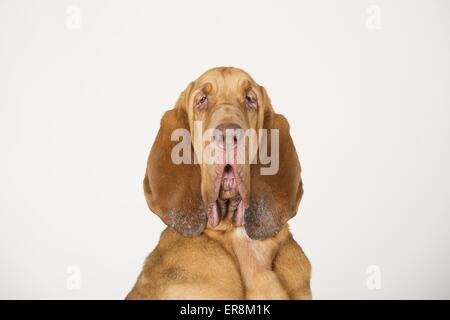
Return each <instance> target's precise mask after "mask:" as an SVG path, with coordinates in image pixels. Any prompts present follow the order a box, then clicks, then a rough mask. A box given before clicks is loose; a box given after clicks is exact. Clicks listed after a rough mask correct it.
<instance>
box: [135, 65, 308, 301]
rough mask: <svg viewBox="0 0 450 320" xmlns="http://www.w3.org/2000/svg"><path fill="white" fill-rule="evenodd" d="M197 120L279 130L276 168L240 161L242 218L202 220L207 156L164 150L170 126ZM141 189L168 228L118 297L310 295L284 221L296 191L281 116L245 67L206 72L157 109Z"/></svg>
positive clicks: (295, 168) (294, 165)
mask: <svg viewBox="0 0 450 320" xmlns="http://www.w3.org/2000/svg"><path fill="white" fill-rule="evenodd" d="M248 90H252V92H253V93H254V94H255V95H256V99H257V103H258V109H257V110H256V111H251V110H250V111H249V110H248V108H247V109H246V108H245V106H243V104H242V102H241V101H242V96H243V95H245V94H246V92H248ZM205 91H207V93H208V97H211V98H210V101H209V102H208V103H210V105H208V109H207V110H205V111H202V112H197V111H193V109H192V104H193V103H194V102H195V99H196V94H198V92H205ZM210 110H212V111H210ZM198 119H200V120H202V121H203V123H204V124H205V126H206V127H214V126H216V125H217V124H218V123H219V122H218V121H233V122H237V123H239V125H240V126H241V127H243V128H244V129H247V128H254V129H259V128H265V129H273V128H275V129H279V133H280V135H279V138H280V150H279V151H280V152H279V154H280V161H279V162H280V167H279V170H278V172H277V174H275V175H261V174H260V170H259V169H260V167H261V166H262V165H260V164H252V165H248V166H247V167H245V168H244V169H243V171H244V173H243V177H244V179H243V188H245V189H243V192H242V193H244V192H245V193H246V196H245V197H244V196H243V199H244V198H245V201H244V203H245V208H246V209H245V213H244V221H245V224H244V226H242V227H235V226H233V223H232V221H231V218H230V217H228V216H227V217H223V219H222V220H221V221H220V223H219V225H217V226H215V227H211V226H210V225H209V224H208V223H207V215H206V209H205V208H207V206H208V205H209V200H207V199H208V198H212V195H210V194H208V192H209V190H211V188H212V187H213V186H212V182H211V181H212V180H211V179H208V175H209V174H210V173H209V172H210V170H211V169H210V168H209V167H207V165H198V164H179V165H176V164H174V163H172V161H171V158H170V152H171V150H172V147H173V146H174V145H175V144H176V143H177V142H173V141H171V140H170V135H171V133H172V131H173V130H174V129H176V128H186V129H188V130H190V131H191V132H192V128H193V121H194V120H198ZM269 136H270V135H269ZM269 145H270V143H269ZM192 152H194V150H192ZM144 193H145V197H146V200H147V203H148V206H149V208H150V209H151V210H152V211H153V212H154V213H156V214H157V215H158V216H159V217H160V218H161V219H162V220H163V221H164V223H166V224H167V225H168V226H169V228H166V230H165V231H164V232H163V233H162V234H161V238H160V242H159V244H158V246H157V247H156V249H155V250H154V251H153V252H152V253H151V254H150V255H149V256H148V257H147V259H146V261H145V263H144V267H143V270H142V272H141V274H140V275H139V277H138V279H137V282H136V284H135V285H134V287H133V289H132V290H131V292H130V293H129V294H128V296H127V299H309V298H311V291H310V285H309V282H310V270H311V267H310V263H309V261H308V259H307V258H306V256H305V255H304V253H303V251H302V249H301V248H300V246H299V245H298V244H297V243H296V242H295V240H294V239H293V237H292V235H291V233H290V232H289V230H288V226H287V221H288V220H289V219H290V218H292V217H293V216H294V215H295V214H296V212H297V209H298V205H299V202H300V199H301V197H302V194H303V188H302V181H301V177H300V163H299V161H298V157H297V153H296V151H295V147H294V144H293V142H292V139H291V137H290V134H289V124H288V122H287V120H286V119H285V118H284V117H283V116H281V115H279V114H276V113H275V112H274V111H273V108H272V105H271V103H270V99H269V98H268V96H267V93H266V91H265V90H264V88H263V87H261V86H259V85H258V84H256V82H254V80H253V79H252V78H251V77H250V76H249V75H248V74H247V73H245V72H244V71H242V70H239V69H235V68H215V69H211V70H209V71H207V72H206V73H204V74H203V75H202V76H201V77H200V78H199V79H197V80H196V81H194V82H192V83H190V84H189V86H188V87H187V88H186V90H185V91H184V92H183V93H182V94H181V96H180V98H179V100H178V102H177V104H176V106H175V108H174V109H172V110H169V111H167V112H166V114H165V115H164V116H163V118H162V120H161V128H160V131H159V132H158V135H157V137H156V140H155V143H154V144H153V147H152V149H151V151H150V155H149V159H148V164H147V170H146V175H145V178H144Z"/></svg>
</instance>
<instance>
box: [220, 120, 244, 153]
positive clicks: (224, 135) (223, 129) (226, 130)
mask: <svg viewBox="0 0 450 320" xmlns="http://www.w3.org/2000/svg"><path fill="white" fill-rule="evenodd" d="M216 130H218V132H217V135H218V136H217V138H216V143H218V144H219V145H220V146H221V147H231V148H232V147H233V146H236V145H237V144H238V140H239V136H240V131H241V130H242V128H241V127H240V126H239V125H238V124H236V123H223V124H221V125H219V126H217V127H216Z"/></svg>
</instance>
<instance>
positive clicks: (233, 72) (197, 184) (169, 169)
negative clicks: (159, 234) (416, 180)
mask: <svg viewBox="0 0 450 320" xmlns="http://www.w3.org/2000/svg"><path fill="white" fill-rule="evenodd" d="M177 129H184V130H185V131H186V132H189V134H190V144H189V150H186V149H185V150H184V152H186V151H188V152H191V153H192V154H193V155H194V158H195V160H194V159H193V158H190V160H193V161H191V162H188V163H178V162H177V161H173V150H174V148H176V145H177V143H178V142H177V141H173V139H172V138H173V137H172V134H173V132H174V130H177ZM261 129H263V130H266V131H276V132H277V135H275V136H273V135H271V134H270V133H269V132H267V134H266V135H264V134H262V133H263V132H264V131H263V130H261ZM274 137H275V138H276V139H274ZM275 140H276V141H275ZM262 142H263V143H264V146H265V147H264V148H265V150H266V151H267V152H268V153H272V156H273V154H274V153H277V156H278V157H277V159H276V160H277V162H278V163H279V167H277V169H278V170H277V171H276V172H274V173H272V174H262V172H263V171H264V167H266V165H267V163H266V164H265V165H263V164H262V162H263V161H261V157H260V155H259V154H258V152H257V151H258V150H261V143H262ZM274 146H275V147H274ZM258 155H259V156H258ZM144 192H145V196H146V200H147V203H148V205H149V207H150V209H151V210H152V211H153V212H155V213H156V214H158V215H159V216H160V217H161V219H162V220H163V221H164V222H165V223H166V224H167V225H169V226H170V227H172V228H174V229H175V230H177V231H178V232H180V233H181V234H183V235H185V236H195V235H197V234H199V233H201V232H202V231H203V229H204V228H205V226H206V224H208V226H209V227H211V228H214V227H216V226H217V225H218V224H219V222H220V221H221V220H222V219H224V218H225V217H228V218H230V219H231V221H232V222H233V224H234V225H235V226H241V225H244V226H245V229H246V231H247V234H248V235H249V237H251V238H253V239H262V238H266V237H270V236H273V235H275V234H276V233H277V232H278V231H279V230H280V229H281V227H282V226H283V224H284V223H285V222H286V221H287V220H288V219H289V218H291V217H292V216H294V215H295V213H296V211H297V208H298V204H299V202H300V198H301V196H302V193H303V189H302V183H301V178H300V164H299V161H298V158H297V154H296V151H295V147H294V144H293V142H292V140H291V137H290V135H289V125H288V123H287V121H286V119H285V118H284V117H283V116H281V115H278V114H275V113H274V111H273V108H272V106H271V103H270V100H269V98H268V96H267V94H266V91H265V90H264V88H263V87H261V86H259V85H258V84H257V83H256V82H255V81H254V80H253V79H252V78H251V77H250V76H249V75H248V74H247V73H246V72H244V71H242V70H240V69H236V68H215V69H211V70H209V71H207V72H205V73H204V74H203V75H201V76H200V77H199V78H198V79H197V80H195V81H193V82H191V83H190V84H189V85H188V87H187V88H186V89H185V90H184V91H183V93H182V94H181V95H180V98H179V99H178V102H177V103H176V106H175V108H174V109H172V110H170V111H168V112H166V114H165V115H164V116H163V118H162V120H161V128H160V130H159V132H158V135H157V137H156V140H155V143H154V144H153V147H152V150H151V151H150V155H149V159H148V163H147V172H146V175H145V178H144Z"/></svg>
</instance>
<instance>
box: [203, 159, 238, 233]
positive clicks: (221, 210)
mask: <svg viewBox="0 0 450 320" xmlns="http://www.w3.org/2000/svg"><path fill="white" fill-rule="evenodd" d="M241 170H242V166H241V165H239V164H225V165H217V167H216V183H215V190H214V191H215V194H216V200H215V201H214V202H213V203H211V204H210V205H209V207H208V224H209V225H210V226H212V227H216V226H217V225H218V224H219V222H220V221H221V220H222V219H224V218H226V217H228V218H230V219H231V222H232V223H233V225H234V226H236V227H238V226H242V225H243V224H244V200H245V199H243V196H242V195H245V192H244V190H243V183H242V181H241Z"/></svg>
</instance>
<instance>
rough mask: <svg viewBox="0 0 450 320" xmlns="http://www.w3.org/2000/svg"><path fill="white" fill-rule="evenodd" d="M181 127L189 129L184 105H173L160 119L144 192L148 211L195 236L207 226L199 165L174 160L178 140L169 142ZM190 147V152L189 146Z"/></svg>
mask: <svg viewBox="0 0 450 320" xmlns="http://www.w3.org/2000/svg"><path fill="white" fill-rule="evenodd" d="M180 99H181V98H180ZM180 128H182V129H186V130H189V123H188V117H187V114H186V111H185V110H184V109H183V108H180V107H175V109H173V110H169V111H167V112H166V113H165V114H164V116H163V118H162V120H161V127H160V129H159V132H158V135H157V136H156V140H155V142H154V143H153V147H152V149H151V151H150V155H149V157H148V162H147V171H146V174H145V178H144V193H145V199H146V200H147V204H148V207H149V208H150V210H151V211H153V212H154V213H156V214H157V215H158V216H159V217H160V218H161V219H162V221H164V223H165V224H167V225H168V226H169V227H172V228H173V229H175V230H176V231H177V232H179V233H181V234H182V235H184V236H196V235H198V234H200V233H201V232H202V231H203V229H204V228H205V225H206V213H205V211H204V209H203V201H202V198H201V192H200V167H199V165H198V164H193V163H192V164H184V163H181V164H175V163H173V161H172V158H171V152H172V148H173V147H174V146H175V145H176V144H178V143H179V141H171V135H172V132H173V131H174V130H176V129H180ZM190 148H191V150H190V152H191V155H193V154H194V153H193V150H192V145H190ZM192 162H193V161H192Z"/></svg>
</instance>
